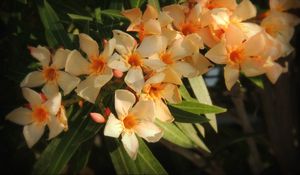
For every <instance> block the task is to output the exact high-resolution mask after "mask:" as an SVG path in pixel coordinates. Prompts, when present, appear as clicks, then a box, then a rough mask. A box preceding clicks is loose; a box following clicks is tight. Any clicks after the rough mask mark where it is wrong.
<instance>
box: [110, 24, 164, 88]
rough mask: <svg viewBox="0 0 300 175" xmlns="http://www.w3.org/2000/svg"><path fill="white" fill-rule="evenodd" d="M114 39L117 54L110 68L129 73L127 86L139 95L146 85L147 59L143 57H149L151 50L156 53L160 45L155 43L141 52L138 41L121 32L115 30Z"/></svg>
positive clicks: (113, 56)
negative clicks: (148, 53) (145, 70)
mask: <svg viewBox="0 0 300 175" xmlns="http://www.w3.org/2000/svg"><path fill="white" fill-rule="evenodd" d="M113 38H114V39H115V40H116V47H115V49H116V51H117V53H114V54H113V55H112V56H111V59H110V61H109V63H108V66H109V67H110V68H112V69H116V70H119V71H121V72H127V73H126V75H125V77H124V81H125V83H126V85H127V86H128V87H130V88H131V89H132V90H134V91H135V92H136V93H138V94H139V93H141V90H142V88H143V86H144V83H145V80H144V74H143V68H144V66H145V65H144V62H145V60H146V58H145V57H144V56H143V55H147V53H146V52H148V51H149V49H150V50H151V49H152V50H153V49H154V51H153V52H155V50H157V48H159V45H160V44H159V43H155V44H152V45H149V47H148V48H147V49H146V50H140V49H139V48H137V47H138V44H137V42H136V40H135V39H134V38H133V37H132V36H131V35H129V34H127V33H125V32H122V31H120V30H113Z"/></svg>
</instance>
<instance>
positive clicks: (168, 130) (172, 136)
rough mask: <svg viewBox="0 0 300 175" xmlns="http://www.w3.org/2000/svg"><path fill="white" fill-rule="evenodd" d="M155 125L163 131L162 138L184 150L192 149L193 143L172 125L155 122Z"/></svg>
mask: <svg viewBox="0 0 300 175" xmlns="http://www.w3.org/2000/svg"><path fill="white" fill-rule="evenodd" d="M155 123H156V124H157V125H158V126H159V127H160V128H162V129H163V130H164V136H163V138H164V139H166V140H168V141H169V142H171V143H174V144H175V145H178V146H181V147H184V148H194V147H195V146H194V144H193V142H192V141H191V140H190V139H189V138H188V137H187V136H186V135H185V134H184V133H183V132H182V131H181V130H180V129H179V128H177V126H176V125H175V124H174V123H168V122H162V121H159V120H156V121H155Z"/></svg>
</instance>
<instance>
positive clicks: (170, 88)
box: [162, 83, 182, 104]
mask: <svg viewBox="0 0 300 175" xmlns="http://www.w3.org/2000/svg"><path fill="white" fill-rule="evenodd" d="M162 96H163V98H164V99H166V100H167V101H168V102H169V103H175V104H178V103H181V102H182V98H181V95H180V92H179V89H178V87H177V86H176V85H174V84H170V83H169V84H167V85H166V86H165V88H164V90H163V92H162Z"/></svg>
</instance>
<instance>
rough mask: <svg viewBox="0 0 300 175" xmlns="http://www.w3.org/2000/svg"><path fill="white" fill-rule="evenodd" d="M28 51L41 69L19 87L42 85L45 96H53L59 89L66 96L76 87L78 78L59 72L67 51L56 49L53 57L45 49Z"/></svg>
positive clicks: (34, 48)
mask: <svg viewBox="0 0 300 175" xmlns="http://www.w3.org/2000/svg"><path fill="white" fill-rule="evenodd" d="M29 49H30V53H31V55H32V56H33V57H34V58H36V59H37V60H38V61H39V62H40V64H41V66H42V69H41V70H38V71H34V72H31V73H29V74H28V75H27V76H26V77H25V78H24V80H23V81H22V82H21V84H20V86H21V87H30V88H32V87H38V86H41V85H43V84H44V87H43V88H42V91H43V92H44V93H45V94H49V95H55V94H56V93H58V92H59V89H58V87H60V88H61V89H62V90H63V94H64V95H67V94H69V93H70V92H71V91H72V90H73V89H74V88H75V87H76V86H77V85H78V83H79V82H80V79H79V78H77V77H75V76H73V75H71V74H69V73H66V72H64V71H61V69H63V68H64V67H65V64H66V59H67V57H68V54H69V53H70V51H69V50H68V49H58V50H57V51H56V52H55V54H54V55H53V56H51V53H50V52H49V50H48V49H47V48H45V47H41V46H38V47H30V48H29Z"/></svg>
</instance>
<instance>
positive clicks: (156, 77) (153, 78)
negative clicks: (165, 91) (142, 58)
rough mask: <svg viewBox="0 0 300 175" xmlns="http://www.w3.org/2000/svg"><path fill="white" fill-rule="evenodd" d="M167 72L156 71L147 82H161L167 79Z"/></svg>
mask: <svg viewBox="0 0 300 175" xmlns="http://www.w3.org/2000/svg"><path fill="white" fill-rule="evenodd" d="M165 76H166V75H165V74H164V73H163V72H160V73H156V74H154V75H153V76H151V77H150V78H149V79H148V80H147V81H146V82H145V84H156V83H161V82H162V81H163V80H164V79H165Z"/></svg>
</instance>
